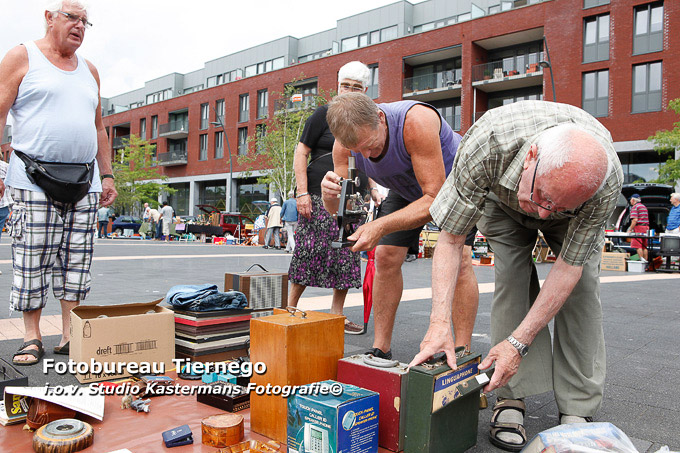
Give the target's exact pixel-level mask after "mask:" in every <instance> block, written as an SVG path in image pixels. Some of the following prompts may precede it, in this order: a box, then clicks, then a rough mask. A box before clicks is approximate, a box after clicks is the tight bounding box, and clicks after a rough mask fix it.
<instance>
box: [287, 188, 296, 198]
mask: <svg viewBox="0 0 680 453" xmlns="http://www.w3.org/2000/svg"><path fill="white" fill-rule="evenodd" d="M294 196H295V191H294V190H291V191H290V192H288V198H293V197H294Z"/></svg>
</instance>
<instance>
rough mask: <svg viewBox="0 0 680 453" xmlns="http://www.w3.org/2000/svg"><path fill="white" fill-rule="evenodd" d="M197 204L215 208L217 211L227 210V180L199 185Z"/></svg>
mask: <svg viewBox="0 0 680 453" xmlns="http://www.w3.org/2000/svg"><path fill="white" fill-rule="evenodd" d="M200 187H201V188H200V193H199V197H198V199H199V204H208V205H211V206H215V207H216V208H217V209H218V210H219V211H226V210H227V180H226V179H221V180H219V181H208V182H205V183H201V186H200Z"/></svg>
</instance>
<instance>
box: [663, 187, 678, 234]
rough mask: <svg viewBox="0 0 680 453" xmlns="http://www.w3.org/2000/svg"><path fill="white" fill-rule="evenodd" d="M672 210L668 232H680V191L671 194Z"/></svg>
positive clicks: (667, 226)
mask: <svg viewBox="0 0 680 453" xmlns="http://www.w3.org/2000/svg"><path fill="white" fill-rule="evenodd" d="M671 204H672V205H673V207H671V211H670V212H669V213H668V221H667V224H666V233H670V234H680V193H672V194H671Z"/></svg>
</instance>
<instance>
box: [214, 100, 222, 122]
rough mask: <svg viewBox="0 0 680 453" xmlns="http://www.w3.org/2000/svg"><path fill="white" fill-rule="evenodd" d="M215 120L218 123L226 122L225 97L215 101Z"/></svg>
mask: <svg viewBox="0 0 680 453" xmlns="http://www.w3.org/2000/svg"><path fill="white" fill-rule="evenodd" d="M215 121H216V122H218V123H223V122H224V99H218V100H217V101H215Z"/></svg>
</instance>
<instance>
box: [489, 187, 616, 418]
mask: <svg viewBox="0 0 680 453" xmlns="http://www.w3.org/2000/svg"><path fill="white" fill-rule="evenodd" d="M568 225H569V220H568V219H566V220H540V219H534V218H531V217H528V216H524V215H522V214H520V213H518V212H515V211H513V210H511V209H510V208H508V207H507V206H504V205H502V204H501V203H500V201H498V198H496V197H495V195H493V194H490V195H489V197H487V200H486V203H485V206H484V215H483V216H482V218H481V219H480V221H479V222H478V223H477V227H478V228H479V231H481V232H482V234H484V236H486V238H487V240H488V241H489V244H490V245H491V248H492V250H493V252H494V260H495V261H494V264H495V291H494V296H493V303H492V306H491V342H492V343H491V344H492V346H493V345H496V344H498V343H500V342H501V341H503V340H504V339H505V338H507V336H508V335H510V334H511V333H512V332H513V330H515V328H517V326H518V325H519V324H520V323H521V322H522V320H523V319H524V317H525V316H526V314H527V313H528V311H529V309H530V307H531V305H532V304H533V303H534V301H535V299H536V296H537V295H538V292H539V290H540V287H539V282H538V275H537V273H536V267H535V266H534V262H533V259H532V251H533V248H534V245H535V243H536V238H537V235H538V230H539V229H540V230H541V232H542V233H543V235H544V237H545V240H546V242H547V243H548V245H549V246H550V248H551V249H552V251H553V252H554V253H555V255H559V253H560V250H561V249H562V242H563V240H564V236H565V234H566V232H567V228H568ZM601 254H602V252H601V251H599V252H598V253H593V256H591V257H590V259H589V260H588V261H587V262H586V264H585V265H584V266H583V274H582V276H581V279H580V280H579V282H578V283H577V285H576V287H575V288H574V291H573V292H572V293H571V295H570V296H569V298H568V299H567V300H566V302H565V303H564V305H563V306H562V309H561V310H560V311H559V312H558V313H557V315H556V316H555V318H554V335H553V337H554V338H553V341H552V344H551V335H550V331H549V329H548V327H547V326H546V327H545V328H544V329H543V330H542V331H541V332H540V333H539V334H538V336H537V337H536V338H535V339H534V341H533V343H532V344H531V346H530V348H529V353H528V354H527V356H526V357H524V358H523V359H522V362H521V364H520V367H519V370H518V372H517V374H516V375H515V376H513V378H512V379H511V380H510V382H509V383H508V384H507V385H506V386H505V387H503V388H500V389H498V390H497V395H498V396H499V397H503V398H513V399H517V398H523V397H525V396H529V395H536V394H539V393H544V392H548V391H550V390H553V391H554V393H555V400H556V401H557V407H558V409H559V411H560V412H561V413H563V414H567V415H578V416H582V417H586V416H593V415H595V413H596V412H597V410H598V409H599V407H600V405H601V403H602V392H603V389H604V379H605V368H606V367H605V365H606V355H605V346H604V333H603V330H602V306H601V303H600V281H599V274H600V257H601Z"/></svg>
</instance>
